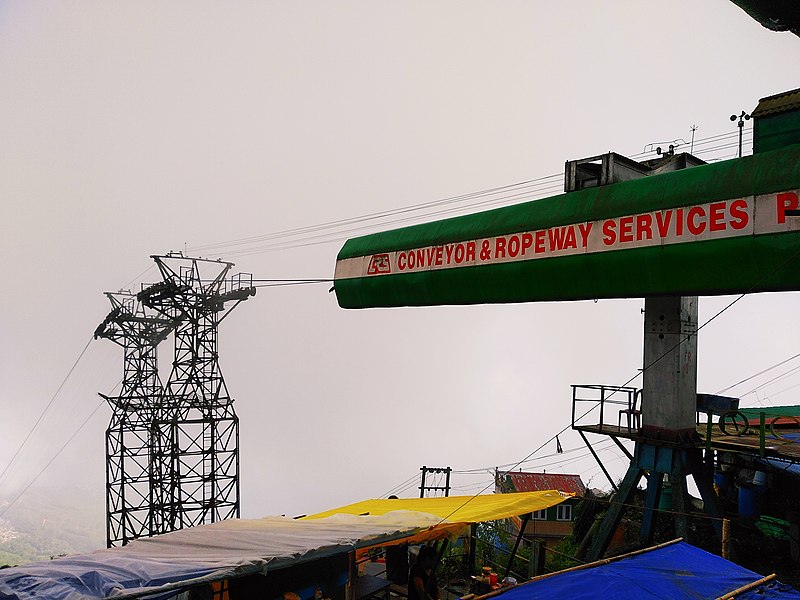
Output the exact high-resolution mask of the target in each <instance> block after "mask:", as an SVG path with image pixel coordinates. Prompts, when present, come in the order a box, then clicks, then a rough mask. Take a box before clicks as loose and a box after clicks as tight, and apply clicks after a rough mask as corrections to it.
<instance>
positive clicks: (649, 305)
mask: <svg viewBox="0 0 800 600" xmlns="http://www.w3.org/2000/svg"><path fill="white" fill-rule="evenodd" d="M644 313H645V316H644V369H645V370H644V376H643V377H644V383H643V385H642V435H643V436H644V437H646V438H651V439H658V440H665V441H688V440H690V439H692V438H694V437H696V436H697V433H696V429H695V423H696V414H695V413H696V409H697V297H696V296H691V297H680V296H668V297H658V298H645V302H644Z"/></svg>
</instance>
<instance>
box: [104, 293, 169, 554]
mask: <svg viewBox="0 0 800 600" xmlns="http://www.w3.org/2000/svg"><path fill="white" fill-rule="evenodd" d="M106 296H107V297H108V299H109V301H110V302H111V306H112V310H111V312H110V313H109V314H108V315H107V316H106V318H105V319H104V320H103V322H102V323H101V324H100V326H99V327H98V328H97V329H96V330H95V333H94V336H95V338H105V339H108V340H111V341H112V342H114V343H116V344H118V345H120V346H121V347H122V348H123V351H124V367H123V378H122V386H121V390H120V393H119V395H118V396H105V395H102V394H101V395H102V396H103V398H105V399H106V400H107V401H108V403H109V405H110V406H111V409H112V415H111V422H110V423H109V426H108V429H106V543H107V545H108V546H109V547H111V546H119V545H124V544H127V543H128V542H129V541H131V540H133V539H135V538H137V537H141V536H149V535H154V534H156V533H161V532H163V531H164V527H163V522H162V520H161V519H160V518H159V514H158V513H157V512H156V511H154V510H153V506H154V504H153V486H152V482H153V478H154V475H155V468H154V467H155V465H154V463H153V460H152V454H151V451H150V450H151V448H152V445H153V428H152V423H153V418H154V415H155V408H156V403H157V401H158V398H159V397H160V396H161V392H162V390H161V382H160V380H159V376H158V363H157V353H156V348H157V346H158V343H159V342H161V341H162V340H163V339H165V338H166V337H167V336H168V335H169V332H170V331H171V330H172V328H173V323H172V322H171V321H169V320H167V319H164V318H162V317H160V316H158V315H156V314H155V313H153V312H152V311H147V310H146V309H145V308H144V307H143V306H142V305H141V304H140V303H138V302H137V301H136V298H135V297H134V296H133V295H132V294H130V293H124V292H120V293H116V294H112V293H107V294H106Z"/></svg>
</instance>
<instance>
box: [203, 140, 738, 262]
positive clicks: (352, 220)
mask: <svg viewBox="0 0 800 600" xmlns="http://www.w3.org/2000/svg"><path fill="white" fill-rule="evenodd" d="M751 134H752V128H750V129H748V130H746V132H745V136H748V139H747V140H745V139H743V142H744V141H749V136H750V135H751ZM737 137H738V132H737V131H733V132H730V133H723V134H718V135H714V136H708V137H706V138H699V139H697V140H695V141H694V147H695V148H696V150H693V152H694V154H707V153H710V152H714V151H719V150H725V149H729V148H734V147H738V141H732V142H730V143H723V144H717V142H723V141H725V140H728V139H732V140H736V138H737ZM708 144H717V145H712V146H710V147H708V148H703V147H702V146H704V145H708ZM646 155H651V156H657V154H656V153H655V151H645V152H641V153H638V154H633V155H631V157H632V158H635V157H640V156H646ZM558 178H563V173H554V174H551V175H546V176H543V177H538V178H535V179H530V180H526V181H521V182H518V183H514V184H509V185H504V186H496V187H493V188H488V189H485V190H480V191H476V192H470V193H466V194H460V195H456V196H450V197H446V198H442V199H438V200H433V201H429V202H423V203H418V204H413V205H409V206H405V207H400V208H395V209H390V210H385V211H379V212H375V213H369V214H366V215H361V216H355V217H348V218H344V219H338V220H334V221H328V222H324V223H318V224H315V225H310V226H304V227H296V228H292V229H287V230H283V231H277V232H273V233H268V234H262V235H257V236H250V237H244V238H237V239H233V240H228V241H221V242H216V243H212V244H205V245H198V246H194V247H192V251H193V252H200V251H206V250H220V249H231V250H230V252H229V254H230V255H238V256H247V255H253V254H261V253H266V252H274V251H281V250H287V249H295V248H301V247H307V246H313V245H318V244H329V243H333V242H336V241H341V240H342V239H344V238H342V237H341V236H342V235H344V234H345V233H346V232H348V233H356V232H359V231H364V230H368V229H371V228H372V227H374V224H373V225H371V226H362V227H358V228H350V229H347V230H344V231H342V228H343V227H349V226H351V225H356V224H362V223H366V222H370V221H380V220H383V219H387V218H389V217H394V216H398V215H407V214H409V213H416V212H422V211H426V210H429V209H431V208H439V207H442V206H447V205H452V204H462V206H460V207H457V208H451V209H447V210H439V211H435V212H431V213H426V214H422V215H419V216H417V217H405V218H402V219H395V220H392V221H389V222H386V223H380V225H381V226H386V225H390V224H399V223H403V222H408V221H412V220H418V219H419V218H429V217H432V216H437V215H443V214H448V213H453V212H457V211H463V210H466V209H468V208H476V207H479V206H485V205H489V204H497V203H501V202H506V201H509V200H515V199H517V200H518V199H535V197H536V196H537V195H538V194H539V193H541V192H543V191H555V190H556V189H560V188H561V182H559V181H553V180H555V179H558ZM562 181H563V179H562ZM536 187H539V190H535V189H534V188H536ZM525 189H527V190H528V191H526V192H523V191H521V190H525ZM509 192H516V193H513V194H510V195H509ZM489 196H497V197H489ZM487 197H489V198H488V199H486V198H487ZM480 198H483V200H481V201H479V202H471V203H469V201H472V200H475V199H480ZM331 230H334V231H331ZM309 234H316V235H309ZM278 240H280V241H278ZM267 241H272V242H275V241H278V243H273V244H267V245H261V246H257V247H249V248H240V249H237V250H234V248H237V247H240V246H248V245H251V246H252V244H263V242H267Z"/></svg>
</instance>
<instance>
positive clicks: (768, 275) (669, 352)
mask: <svg viewBox="0 0 800 600" xmlns="http://www.w3.org/2000/svg"><path fill="white" fill-rule="evenodd" d="M798 256H800V251H797V252H795V253H794V254H792V255H791V256H790V257H789V258H788V259H786V260H785V261H784V262H782V263H781V264H780V265H778V266H777V267H775V268H774V269H773V270H772V271H770V272H769V273H767V274H766V275H764V276H763V277H762V278H761V279H759V280H758V281H757V282H755V283H754V284H753V285H752V286H750V288H748V290H747V291H745V292H744V293H742V294H740V295H739V296H737V297H736V298H735V299H734V300H732V301H731V302H730V303H728V304H727V305H726V306H725V307H724V308H722V309H721V310H720V311H718V312H717V313H716V314H714V315H713V316H712V317H711V318H709V319H708V320H706V321H705V323H703V324H702V325H700V326H699V327H698V328H697V329H696V330H695V332H694V333H691V334H689V337H691V336H692V335H694V336H697V334H698V333H699V332H700V331H701V330H702V329H704V328H705V327H706V326H707V325H709V324H710V323H712V322H713V321H714V320H716V319H717V318H718V317H719V316H720V315H722V314H723V313H725V312H726V311H728V310H729V309H730V308H732V307H733V306H734V305H735V304H737V303H738V302H739V301H740V300H741V299H742V298H744V297H745V296H746V295H747V294H748V293H750V292H751V291H752V290H754V289H756V288H757V287H758V286H759V285H761V283H763V282H764V281H766V280H767V279H769V278H770V277H772V276H773V275H774V274H775V273H777V272H778V271H779V270H781V269H783V268H785V267H786V266H787V265H788V264H790V263H791V262H792V261H793V260H795V259H796V258H797V257H798ZM689 337H687V338H686V339H687V340H688V339H689ZM683 342H684V340H683V339H681V340H680V341H678V343H676V344H675V345H674V346H673V347H672V348H670V349H668V350H667V351H665V352H664V353H663V354H662V355H661V356H659V357H658V358H656V359H655V360H654V361H653V362H652V363H650V364H649V365H645V366H644V368H643V369H642V370H641V372H639V373H636V374H635V375H634V376H633V377H631V378H630V379H628V381H626V382H625V383H623V384H622V385H621V386H618V387H620V388H623V387H625V386H627V385H628V384H629V383H631V382H633V381H634V380H635V379H637V378H638V377H640V376H642V375H643V374H644V372H645V371H647V370H648V369H651V368H652V367H653V366H655V365H656V364H658V363H659V362H660V361H662V360H663V359H664V358H665V357H667V356H669V355H670V354H671V353H672V352H674V351H675V350H676V349H677V348H678V347H679V346H680V345H681V344H682V343H683ZM596 408H597V405H595V406H593V407H591V408H589V409H588V410H587V411H586V412H584V413H583V414H582V415H581V416H579V417H578V418H577V419H576V421H580V419H582V418H584V417H586V416H587V415H588V414H589V413H591V412H592V411H594V410H595V409H596ZM571 426H572V424H571V423H570V424H568V425H566V426H564V428H563V429H561V431H559V432H558V433H556V434H555V435H553V436H552V437H551V438H550V439H548V440H547V441H545V442H544V443H542V444H541V445H539V446H538V447H537V448H536V449H535V450H533V451H532V452H531V453H530V454H528V456H526V457H525V458H524V459H522V460H520V461H519V462H517V463H516V464H515V465H514V468H517V467H518V466H519V465H521V464H522V463H524V462H526V461H528V459H530V458H531V457H532V456H533V455H534V454H536V453H537V452H539V450H541V449H542V448H544V447H545V446H546V445H547V444H549V443H551V442H553V441H555V439H556V437H557V436H559V435H562V434H563V433H564V432H565V431H567V429H569V428H570V427H571ZM487 489H489V486H487V487H486V488H484V489H482V490H481V491H480V492H478V493H477V494H475V495H474V496H472V497H470V498H468V499H467V500H466V501H464V502H463V503H462V504H461V506H459V507H457V508H455V509H454V510H453V511H452V512H451V513H450V514H449V515H447V516H445V517H444V518H443V519H442V520H441V522H444V521H446V520H447V519H448V518H449V517H450V516H451V515H452V514H454V513H455V512H457V511H458V510H461V509H462V508H463V507H464V506H466V505H467V504H469V503H470V502H471V501H472V500H474V499H475V498H476V497H477V496H479V495H480V494H482V493H483V492H485V491H486V490H487Z"/></svg>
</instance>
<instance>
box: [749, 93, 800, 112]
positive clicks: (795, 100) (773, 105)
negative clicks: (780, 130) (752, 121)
mask: <svg viewBox="0 0 800 600" xmlns="http://www.w3.org/2000/svg"><path fill="white" fill-rule="evenodd" d="M797 109H800V88H797V89H796V90H789V91H788V92H782V93H780V94H775V95H774V96H767V97H766V98H761V100H759V101H758V106H756V109H755V110H754V111H753V113H752V115H751V116H753V117H765V116H767V115H775V114H778V113H782V112H786V111H789V110H797Z"/></svg>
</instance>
